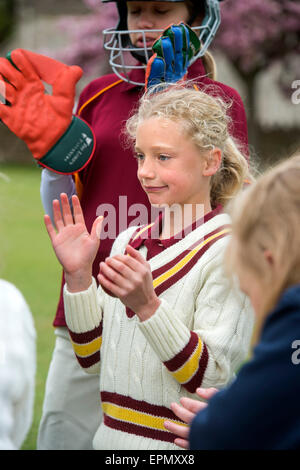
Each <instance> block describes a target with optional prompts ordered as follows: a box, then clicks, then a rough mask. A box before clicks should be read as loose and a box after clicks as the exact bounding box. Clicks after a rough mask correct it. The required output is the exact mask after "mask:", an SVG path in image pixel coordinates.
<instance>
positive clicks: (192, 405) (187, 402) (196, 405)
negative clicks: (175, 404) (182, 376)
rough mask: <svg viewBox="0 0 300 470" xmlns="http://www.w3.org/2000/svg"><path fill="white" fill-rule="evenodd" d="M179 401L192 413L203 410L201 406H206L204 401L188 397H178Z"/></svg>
mask: <svg viewBox="0 0 300 470" xmlns="http://www.w3.org/2000/svg"><path fill="white" fill-rule="evenodd" d="M180 403H181V405H182V406H183V407H184V408H185V409H186V410H188V411H190V412H191V413H192V414H193V415H195V414H196V413H198V412H199V411H201V410H203V408H206V407H207V403H206V402H203V401H199V400H195V399H193V398H188V397H182V398H181V399H180Z"/></svg>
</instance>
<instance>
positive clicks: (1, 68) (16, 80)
mask: <svg viewBox="0 0 300 470" xmlns="http://www.w3.org/2000/svg"><path fill="white" fill-rule="evenodd" d="M0 73H1V75H2V76H3V77H4V78H5V79H6V80H7V81H9V82H10V83H11V84H12V85H13V86H14V87H15V88H16V89H19V88H20V87H21V84H22V82H23V81H24V78H23V76H22V74H21V73H20V71H19V70H17V69H16V68H15V67H14V66H13V65H12V64H11V63H10V62H9V60H7V59H5V58H4V57H0Z"/></svg>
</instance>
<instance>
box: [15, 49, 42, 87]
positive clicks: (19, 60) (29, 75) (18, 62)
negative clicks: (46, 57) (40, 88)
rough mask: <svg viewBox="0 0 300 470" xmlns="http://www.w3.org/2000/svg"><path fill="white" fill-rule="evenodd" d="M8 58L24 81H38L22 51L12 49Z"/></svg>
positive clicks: (37, 76) (38, 78)
mask: <svg viewBox="0 0 300 470" xmlns="http://www.w3.org/2000/svg"><path fill="white" fill-rule="evenodd" d="M8 57H9V58H10V60H11V61H12V63H13V65H14V66H15V67H17V68H18V69H19V70H20V71H21V72H22V75H23V76H24V77H25V79H26V80H40V77H39V75H38V74H37V73H36V71H35V69H34V68H33V66H32V64H31V62H30V60H29V59H28V58H27V57H26V54H25V51H24V49H14V50H13V51H11V53H10V54H9V55H8Z"/></svg>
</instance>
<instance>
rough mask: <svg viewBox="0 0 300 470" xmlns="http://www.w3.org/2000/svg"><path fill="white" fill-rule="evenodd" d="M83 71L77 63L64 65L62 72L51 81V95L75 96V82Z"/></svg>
mask: <svg viewBox="0 0 300 470" xmlns="http://www.w3.org/2000/svg"><path fill="white" fill-rule="evenodd" d="M82 74H83V71H82V69H81V68H80V67H78V66H77V65H73V66H72V67H69V66H67V65H65V68H64V69H63V71H62V73H61V74H60V75H58V76H57V78H56V80H55V81H54V82H53V83H52V95H53V96H61V97H63V98H65V97H68V98H70V97H72V98H73V99H74V98H75V89H76V83H77V82H78V80H79V79H80V78H81V77H82Z"/></svg>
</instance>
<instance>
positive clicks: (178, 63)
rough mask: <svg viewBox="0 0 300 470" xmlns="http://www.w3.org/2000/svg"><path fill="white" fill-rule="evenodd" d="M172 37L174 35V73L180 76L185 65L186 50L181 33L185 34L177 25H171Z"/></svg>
mask: <svg viewBox="0 0 300 470" xmlns="http://www.w3.org/2000/svg"><path fill="white" fill-rule="evenodd" d="M171 29H172V31H173V37H174V68H175V74H176V75H177V76H178V77H180V76H181V75H182V73H183V69H184V65H185V55H186V50H184V49H183V46H184V41H183V35H184V36H185V31H184V29H183V28H182V27H181V26H179V25H174V26H172V28H171ZM185 48H186V45H185Z"/></svg>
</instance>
